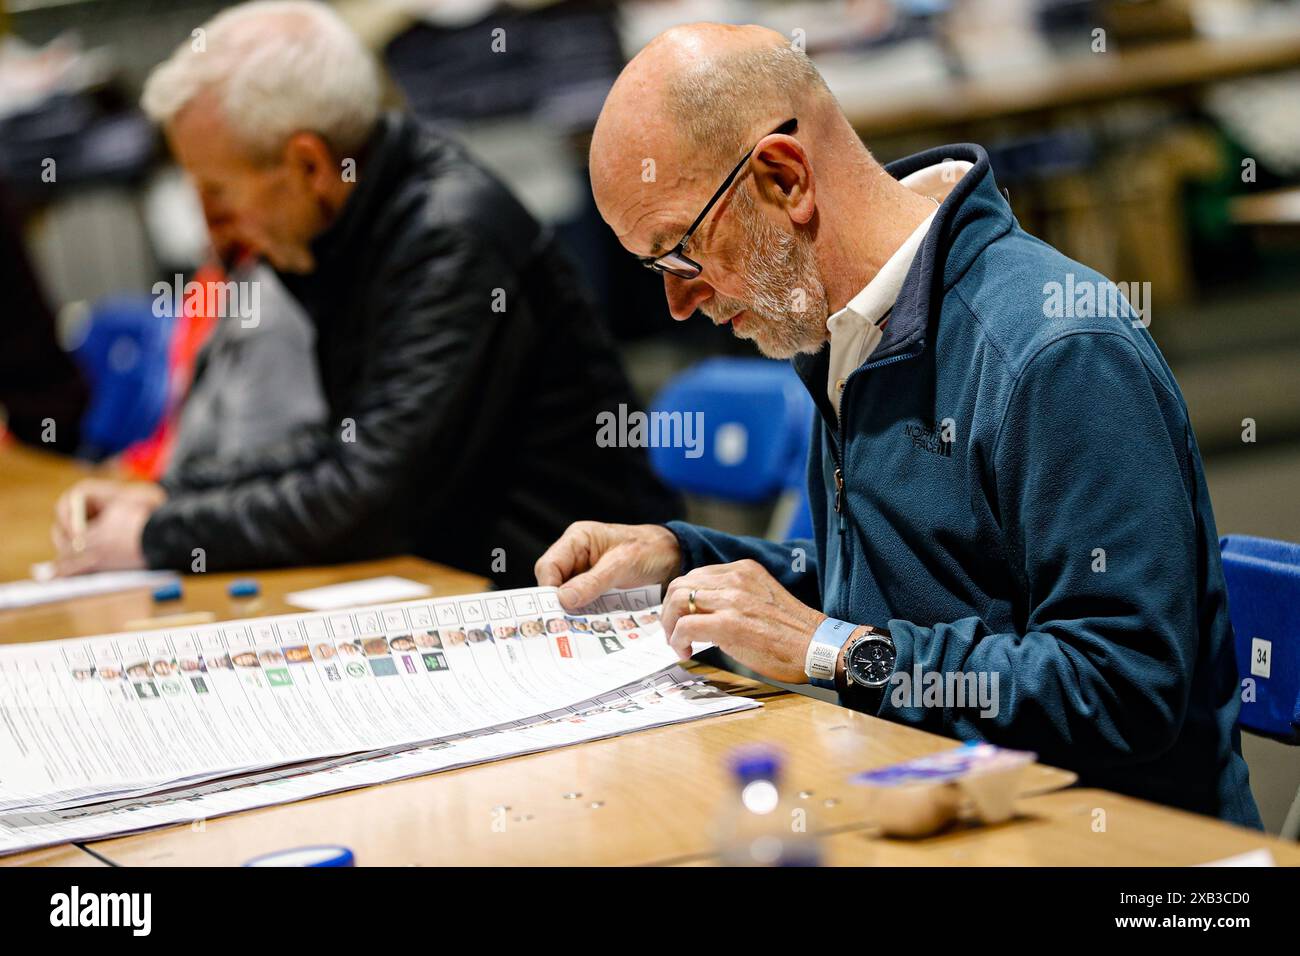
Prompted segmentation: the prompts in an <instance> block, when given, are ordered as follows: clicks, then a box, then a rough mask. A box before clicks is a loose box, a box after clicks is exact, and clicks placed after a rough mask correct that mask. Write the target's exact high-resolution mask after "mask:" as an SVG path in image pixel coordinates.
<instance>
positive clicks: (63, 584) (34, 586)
mask: <svg viewBox="0 0 1300 956" xmlns="http://www.w3.org/2000/svg"><path fill="white" fill-rule="evenodd" d="M176 579H177V578H176V574H175V573H174V572H172V571H101V572H100V573H98V574H79V575H76V576H75V577H70V578H50V579H48V580H42V581H37V580H35V579H33V580H28V581H6V582H4V583H3V584H0V611H8V610H12V609H14V608H21V607H35V606H37V605H39V604H52V603H53V602H55V601H69V600H72V599H73V598H82V597H91V596H93V595H96V594H111V593H113V592H115V591H130V590H133V589H135V588H157V587H160V586H161V585H164V584H167V583H169V582H171V581H175V580H176Z"/></svg>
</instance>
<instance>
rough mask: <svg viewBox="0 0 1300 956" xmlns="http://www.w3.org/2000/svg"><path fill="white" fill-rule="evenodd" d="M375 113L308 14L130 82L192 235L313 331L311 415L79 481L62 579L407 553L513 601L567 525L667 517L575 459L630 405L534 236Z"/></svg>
mask: <svg viewBox="0 0 1300 956" xmlns="http://www.w3.org/2000/svg"><path fill="white" fill-rule="evenodd" d="M379 100H380V83H379V79H378V76H377V71H376V68H375V66H374V64H373V62H372V61H371V59H370V57H369V56H368V55H367V53H366V52H365V51H364V49H363V48H362V47H361V45H360V43H359V41H358V40H357V38H356V37H355V36H354V35H353V34H352V33H351V32H350V31H349V30H348V29H347V28H346V26H344V25H343V23H342V22H341V21H339V20H338V19H337V18H336V16H335V15H334V14H333V13H332V12H330V11H329V10H328V8H326V7H323V6H321V5H319V4H314V3H250V4H245V5H243V6H241V7H235V8H232V9H231V10H228V11H226V12H225V13H223V14H221V15H219V16H218V17H216V18H215V19H213V20H212V21H210V22H209V23H207V24H205V25H204V26H203V27H202V28H200V29H199V30H196V31H195V32H194V39H192V40H190V41H187V42H186V43H185V44H184V45H183V46H182V47H181V48H180V49H179V50H177V52H176V53H175V54H174V55H173V56H172V57H171V59H169V60H168V61H167V62H165V63H164V64H162V65H161V66H160V67H159V68H158V69H157V70H155V71H154V74H153V75H152V76H151V77H150V80H149V83H148V84H147V86H146V89H145V95H144V105H145V109H146V110H147V111H148V112H149V113H150V114H151V115H152V116H154V117H155V118H156V119H157V120H158V121H159V122H161V123H162V124H163V126H164V128H165V130H166V132H167V137H168V141H169V143H170V145H171V147H172V149H173V152H174V153H175V154H176V156H177V158H178V159H179V161H180V162H181V164H182V165H183V166H185V168H186V170H187V171H188V172H189V173H190V174H191V176H192V177H193V179H194V181H195V185H196V187H197V188H198V190H199V193H200V196H201V198H202V200H203V204H204V210H205V214H206V215H207V217H208V219H209V221H210V223H211V224H212V225H213V226H214V227H216V228H221V229H223V230H224V231H226V232H228V233H232V234H234V235H236V236H238V237H239V239H240V240H241V241H242V242H244V243H245V244H247V245H248V246H250V247H251V248H253V249H255V250H256V251H258V252H259V253H260V254H261V255H262V256H263V257H264V258H265V259H266V260H267V261H269V262H270V263H271V265H273V266H274V267H275V268H276V269H277V271H279V272H280V273H281V275H282V277H283V279H284V281H285V284H286V285H287V286H288V288H289V289H290V291H291V292H292V293H293V294H294V295H295V296H296V297H297V298H298V299H299V300H300V301H301V302H302V303H303V305H304V306H305V307H306V309H307V311H308V313H309V314H310V315H311V317H312V319H313V321H314V322H315V323H316V326H317V358H318V361H319V365H320V372H321V384H322V386H323V388H324V391H325V396H326V401H327V404H328V407H329V417H328V419H327V422H326V424H325V425H324V426H321V427H318V428H307V429H303V430H301V431H300V432H298V433H296V434H295V435H294V437H293V438H292V440H290V441H287V442H285V443H283V444H282V445H279V446H274V447H272V448H270V449H267V448H261V449H257V450H256V451H253V450H250V451H249V453H247V454H245V455H242V456H236V457H227V458H223V459H208V460H201V461H198V462H195V463H193V464H192V465H190V466H189V467H186V468H185V469H183V470H182V471H181V472H180V473H179V474H176V475H172V476H169V477H168V479H167V481H166V482H165V484H164V485H162V486H158V485H123V484H118V483H112V482H97V481H92V482H84V483H82V484H81V485H80V486H78V487H77V488H75V489H73V491H72V492H70V493H69V494H67V495H65V496H64V498H63V499H62V500H61V501H60V504H59V507H58V514H57V516H56V523H55V528H54V539H55V544H56V546H57V548H58V550H59V561H58V566H59V568H60V569H61V571H62V572H63V573H78V572H82V571H89V570H102V569H110V568H129V567H142V566H148V567H157V568H177V569H182V570H191V569H193V570H201V569H206V570H219V569H224V568H236V567H252V566H266V565H286V564H302V563H320V562H329V561H341V560H353V559H363V558H370V557H376V556H381V555H384V554H394V553H402V552H414V553H417V554H421V555H424V556H426V557H429V558H433V559H435V560H439V561H444V562H446V563H448V564H452V565H455V566H458V567H461V568H465V569H467V570H471V571H476V572H479V573H483V574H490V575H491V576H492V577H493V579H494V580H495V581H497V582H498V583H499V584H505V585H513V584H530V583H532V578H531V574H532V568H533V562H534V561H535V560H536V559H537V557H538V556H539V555H540V554H541V553H542V552H543V550H545V548H546V546H547V545H548V544H549V543H550V542H551V541H552V540H553V539H555V538H556V537H557V536H558V535H559V534H560V533H561V532H562V531H563V530H564V528H565V527H566V526H567V525H568V524H569V523H570V522H571V521H573V520H574V519H576V518H578V517H584V518H591V517H596V518H599V519H601V520H606V521H622V522H629V521H630V522H651V521H661V520H665V519H667V518H669V517H672V516H673V512H674V511H675V510H676V507H675V506H676V499H675V497H674V496H673V495H671V494H670V493H669V492H668V491H667V490H665V489H664V487H663V486H662V485H661V484H660V483H659V482H658V480H657V479H656V478H655V476H654V475H653V473H652V472H651V471H650V469H649V466H648V463H647V461H646V458H645V455H644V452H643V451H642V450H641V449H638V448H628V447H599V446H598V444H597V441H596V432H597V416H598V415H599V414H600V413H601V412H603V411H611V412H616V411H617V410H618V407H619V406H620V405H622V404H628V403H630V402H631V401H632V399H631V396H630V390H629V387H628V384H627V380H626V378H625V376H624V374H623V371H622V369H621V367H620V365H619V363H618V360H617V358H616V355H615V353H614V350H613V348H612V345H611V342H610V340H609V337H608V334H607V332H606V331H605V329H604V328H603V326H602V325H601V324H600V322H599V321H598V320H597V318H596V316H595V314H594V311H593V309H592V306H591V304H590V303H589V301H588V300H587V299H586V298H585V296H584V293H583V288H582V283H581V282H580V280H579V278H578V276H577V275H576V274H575V272H574V269H573V267H572V266H571V264H570V263H569V262H568V260H567V259H566V258H565V257H564V256H563V255H562V254H561V253H560V251H559V249H558V248H557V246H556V244H555V242H554V240H553V239H552V237H551V235H550V234H549V233H548V232H547V230H545V229H544V228H543V227H541V226H539V224H538V223H537V222H536V221H535V220H534V219H533V218H532V217H531V216H530V215H529V214H528V213H527V212H526V211H525V210H524V209H523V208H522V207H521V206H520V205H519V203H518V202H517V201H516V200H515V199H514V198H513V197H512V196H511V195H510V193H509V192H508V191H507V190H506V189H505V188H504V187H503V186H502V185H501V184H500V183H499V182H497V181H496V180H495V179H494V178H493V177H492V176H491V175H490V174H489V173H487V172H486V171H485V170H484V169H482V168H481V167H480V166H478V165H477V164H476V163H475V162H474V161H473V160H471V159H470V158H469V157H468V156H467V155H466V154H465V153H464V152H463V151H462V149H461V148H460V147H459V146H458V145H457V144H455V143H454V142H453V141H451V140H449V139H447V138H445V137H443V136H441V135H439V134H438V133H436V132H434V131H432V130H430V129H427V128H423V127H421V126H420V125H419V124H417V123H416V122H415V121H414V120H412V119H411V118H409V117H406V116H402V115H389V116H381V115H380V112H379ZM240 291H241V290H240V289H239V288H234V289H231V290H229V292H230V296H229V298H230V299H231V301H233V300H234V299H237V298H238V295H239V293H240ZM245 298H252V299H253V300H254V301H255V300H256V296H255V295H252V296H245ZM210 304H211V302H209V305H210ZM231 312H232V317H230V318H225V319H222V321H247V315H248V312H247V309H246V308H245V307H244V306H243V305H241V306H240V307H239V309H238V310H235V309H232V310H231ZM284 385H285V387H286V388H293V387H295V385H296V383H294V382H285V383H284ZM602 444H605V443H602ZM83 507H84V510H85V513H86V516H87V517H88V518H89V524H88V525H87V526H86V527H85V528H84V530H83V529H82V527H81V525H80V522H79V517H78V516H77V515H75V514H74V513H75V512H76V511H78V510H79V509H81V508H83Z"/></svg>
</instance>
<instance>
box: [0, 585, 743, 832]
mask: <svg viewBox="0 0 1300 956" xmlns="http://www.w3.org/2000/svg"><path fill="white" fill-rule="evenodd" d="M657 602H658V590H657V589H653V588H645V589H637V590H631V591H619V592H612V593H610V594H607V595H605V596H603V597H602V598H600V599H599V600H598V601H597V602H596V603H595V604H594V605H593V606H592V607H590V608H587V609H585V612H584V613H583V614H576V615H571V614H566V613H564V612H563V610H562V609H561V607H560V605H559V602H558V599H557V598H556V595H555V591H554V589H551V588H528V589H522V590H517V591H503V592H493V593H488V594H478V595H469V596H464V597H456V598H446V599H439V600H428V599H426V600H423V601H413V602H408V603H404V604H394V605H387V606H381V607H374V608H361V609H353V610H350V611H345V612H323V613H314V614H301V615H298V614H295V615H284V616H280V617H269V618H258V619H250V620H245V621H238V622H228V623H224V624H213V625H206V626H201V627H194V628H178V629H173V630H164V631H155V632H149V633H145V634H117V635H108V636H104V637H94V638H85V639H79V640H68V641H53V642H42V643H37V644H29V645H18V646H10V647H5V648H0V853H6V852H15V851H17V850H22V849H28V848H32V847H36V846H42V845H46V844H50V843H60V842H66V841H69V840H87V839H95V838H101V837H106V836H109V835H113V834H119V833H125V832H132V831H135V830H140V829H145V828H149V827H154V826H162V825H166V824H170V823H177V822H183V821H188V820H193V819H197V818H202V817H212V816H216V815H219V814H222V813H229V812H234V811H236V810H243V809H249V808H252V807H258V806H266V805H268V804H272V803H281V802H286V801H290V800H297V799H302V798H304V797H307V796H315V795H319V794H322V793H329V792H333V791H337V790H343V789H349V788H352V787H359V786H366V785H368V784H372V783H379V782H383V781H386V780H393V779H398V778H401V777H407V776H414V775H418V774H424V773H431V772H434V771H438V770H446V769H451V768H453V767H462V766H467V765H470V764H474V763H480V762H483V761H487V760H495V759H500V758H502V757H507V756H513V755H515V754H521V753H529V752H534V751H539V750H546V749H550V748H553V747H559V746H565V745H567V744H570V743H577V742H580V741H584V740H593V739H598V738H600V737H607V736H611V735H615V734H623V733H628V732H630V731H634V730H640V729H645V728H648V727H655V726H662V725H665V724H669V723H675V722H678V721H683V720H691V719H695V718H698V717H701V716H707V715H709V714H716V713H727V712H731V711H735V710H743V709H747V708H750V707H754V706H757V705H756V704H755V703H754V702H752V701H748V700H743V699H739V698H732V697H729V696H727V695H725V694H721V693H719V692H717V691H716V690H714V689H713V688H711V687H709V686H708V685H704V684H699V683H696V682H694V681H692V680H691V678H690V676H689V675H688V674H686V673H685V672H684V671H681V670H680V669H678V668H677V667H676V666H675V664H676V655H675V654H674V653H673V651H672V650H671V649H670V648H669V647H668V645H667V642H666V641H665V639H664V635H663V631H662V629H661V628H660V627H659V623H658V617H659V615H658V609H657V607H656V604H657Z"/></svg>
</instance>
